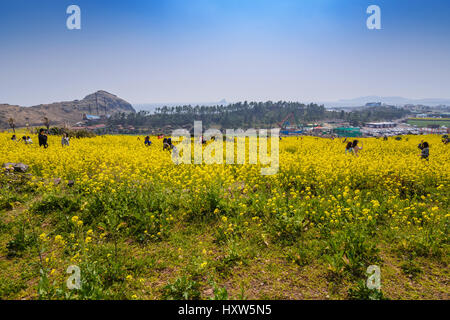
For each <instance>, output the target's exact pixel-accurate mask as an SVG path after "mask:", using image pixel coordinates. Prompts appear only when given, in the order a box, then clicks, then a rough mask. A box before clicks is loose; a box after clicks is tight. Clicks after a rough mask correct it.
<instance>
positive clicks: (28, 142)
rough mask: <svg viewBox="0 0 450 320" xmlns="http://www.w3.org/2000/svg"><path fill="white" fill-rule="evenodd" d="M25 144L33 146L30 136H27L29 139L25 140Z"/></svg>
mask: <svg viewBox="0 0 450 320" xmlns="http://www.w3.org/2000/svg"><path fill="white" fill-rule="evenodd" d="M25 144H33V140H31V138H30V136H27V139H26V140H25Z"/></svg>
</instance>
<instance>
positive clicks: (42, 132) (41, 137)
mask: <svg viewBox="0 0 450 320" xmlns="http://www.w3.org/2000/svg"><path fill="white" fill-rule="evenodd" d="M38 139H39V147H42V146H43V147H44V148H45V149H47V148H48V143H47V135H46V134H45V130H44V129H41V130H39V135H38Z"/></svg>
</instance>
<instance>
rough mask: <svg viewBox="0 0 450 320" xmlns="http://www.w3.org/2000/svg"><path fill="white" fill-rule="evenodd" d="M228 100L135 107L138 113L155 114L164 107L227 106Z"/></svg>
mask: <svg viewBox="0 0 450 320" xmlns="http://www.w3.org/2000/svg"><path fill="white" fill-rule="evenodd" d="M228 104H229V103H228V102H227V100H225V99H222V100H220V101H219V102H160V103H134V104H133V106H134V108H135V109H136V110H138V111H147V112H150V113H154V112H155V110H156V109H157V108H162V107H177V106H187V105H191V106H205V107H210V106H220V105H222V106H227V105H228Z"/></svg>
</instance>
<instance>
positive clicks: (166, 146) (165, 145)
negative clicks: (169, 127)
mask: <svg viewBox="0 0 450 320" xmlns="http://www.w3.org/2000/svg"><path fill="white" fill-rule="evenodd" d="M169 148H170V145H169V139H167V138H164V139H163V150H169Z"/></svg>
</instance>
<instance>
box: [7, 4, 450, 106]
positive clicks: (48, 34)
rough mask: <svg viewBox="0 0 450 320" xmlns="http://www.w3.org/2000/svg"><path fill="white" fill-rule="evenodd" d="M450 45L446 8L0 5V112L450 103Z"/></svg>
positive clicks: (448, 6) (449, 14)
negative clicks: (68, 103) (79, 102)
mask: <svg viewBox="0 0 450 320" xmlns="http://www.w3.org/2000/svg"><path fill="white" fill-rule="evenodd" d="M71 4H76V5H78V6H80V8H81V21H82V22H81V23H82V29H81V30H67V28H66V19H67V17H68V15H67V14H66V8H67V7H68V6H69V5H71ZM372 4H375V5H378V6H380V8H381V24H382V30H368V29H367V27H366V19H367V18H368V16H369V15H368V14H366V9H367V7H368V6H369V5H372ZM449 39H450V1H446V0H420V1H419V0H384V1H382V0H370V1H365V0H303V1H302V0H160V1H151V0H127V1H114V0H71V1H65V0H40V1H29V0H14V1H11V0H0V41H1V45H0V70H1V77H0V103H10V104H20V105H35V104H40V103H49V102H53V101H62V100H72V99H79V98H83V97H84V96H85V95H87V94H89V93H91V92H94V91H96V90H99V89H103V90H107V91H109V92H111V93H114V94H117V95H119V96H120V97H122V98H124V99H126V100H128V101H130V102H132V103H146V102H200V101H203V102H208V101H218V100H220V99H223V98H225V99H227V100H228V101H239V100H297V101H303V102H311V101H333V100H338V99H344V98H353V97H358V96H366V95H382V96H404V97H408V98H450V76H449V72H450V41H449Z"/></svg>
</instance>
